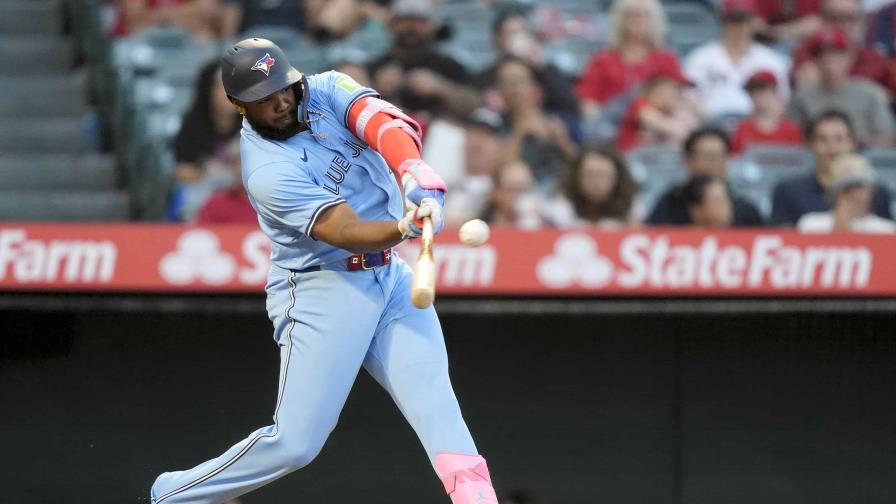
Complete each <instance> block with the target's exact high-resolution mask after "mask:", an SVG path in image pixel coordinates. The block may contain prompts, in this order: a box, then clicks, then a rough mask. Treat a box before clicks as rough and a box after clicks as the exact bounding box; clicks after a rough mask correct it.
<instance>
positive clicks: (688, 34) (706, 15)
mask: <svg viewBox="0 0 896 504" xmlns="http://www.w3.org/2000/svg"><path fill="white" fill-rule="evenodd" d="M664 8H665V10H666V18H667V19H668V23H669V29H668V31H667V32H666V43H667V44H668V45H669V46H670V47H671V48H673V49H674V50H675V51H677V52H678V54H680V55H684V54H686V53H687V52H688V51H690V50H691V49H693V48H694V47H697V46H698V45H700V44H702V43H704V42H708V41H710V40H713V39H716V38H718V36H719V32H720V30H719V22H718V20H717V19H716V15H715V14H714V13H713V12H712V10H710V9H709V8H707V7H706V6H705V5H703V4H701V3H698V2H681V1H678V2H672V3H667V4H665V5H664Z"/></svg>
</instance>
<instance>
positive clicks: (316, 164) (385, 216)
mask: <svg viewBox="0 0 896 504" xmlns="http://www.w3.org/2000/svg"><path fill="white" fill-rule="evenodd" d="M304 84H305V90H306V91H305V94H304V96H303V97H302V104H301V106H300V108H299V113H300V117H304V120H305V121H306V122H307V123H308V125H309V126H310V128H311V129H310V131H309V130H306V131H303V132H301V133H299V134H297V135H295V136H293V137H292V138H290V139H288V140H286V141H284V142H277V141H273V140H268V139H265V138H262V137H261V136H260V135H259V134H258V133H256V132H255V131H253V130H252V127H251V126H250V125H249V122H248V121H246V120H244V121H243V131H242V138H241V140H240V149H241V151H242V164H243V185H244V186H245V187H246V191H247V192H248V193H249V200H250V201H251V202H252V206H253V207H255V211H256V212H258V222H259V223H260V225H261V229H262V231H264V233H265V234H266V235H267V236H268V238H270V239H271V242H272V246H271V247H272V250H271V259H272V261H273V263H274V264H275V265H277V266H279V267H281V268H283V269H285V270H301V269H304V268H307V267H309V266H317V265H321V264H326V263H331V262H335V261H339V260H343V259H345V258H347V257H348V256H350V255H351V253H350V252H348V251H347V250H344V249H340V248H337V247H334V246H332V245H328V244H326V243H323V242H320V241H317V240H314V239H313V238H311V229H312V228H313V227H314V224H315V223H316V221H317V218H318V217H319V216H320V214H321V213H322V212H323V211H324V210H326V209H327V208H330V207H332V206H334V205H337V204H339V203H343V202H347V203H348V204H349V205H350V206H351V207H352V209H354V211H355V213H357V214H358V217H359V218H360V219H361V220H398V219H400V218H401V217H402V213H403V210H404V204H403V200H402V196H401V190H400V189H399V187H398V184H397V182H396V181H395V177H394V176H393V175H392V171H391V170H390V169H389V166H388V165H387V164H386V161H385V160H384V159H383V157H382V156H380V155H379V153H377V152H376V151H375V150H373V149H371V148H370V147H369V146H368V145H367V144H366V143H365V142H364V141H363V140H360V139H358V137H356V136H355V135H354V133H352V132H351V130H350V129H349V128H347V127H346V121H347V118H348V111H349V109H350V108H351V106H352V104H353V103H354V102H355V101H356V100H358V99H359V98H362V97H364V96H378V95H377V93H376V91H374V90H373V89H370V88H367V87H362V86H360V85H358V84H357V83H355V81H354V80H352V79H351V78H350V77H348V76H347V75H344V74H341V73H339V72H332V71H331V72H326V73H322V74H317V75H312V76H309V77H307V78H306V79H305V82H304Z"/></svg>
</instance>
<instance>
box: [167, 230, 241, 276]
mask: <svg viewBox="0 0 896 504" xmlns="http://www.w3.org/2000/svg"><path fill="white" fill-rule="evenodd" d="M159 274H160V275H162V278H164V279H165V280H167V281H168V282H171V283H173V284H176V285H186V284H188V283H193V282H195V281H197V280H199V281H201V282H203V283H207V284H209V285H223V284H226V283H228V282H230V281H231V280H233V277H234V275H235V274H236V260H235V259H234V258H233V256H232V255H230V254H228V253H227V252H224V251H223V250H221V241H220V240H219V239H218V236H217V235H215V234H214V233H212V232H211V231H206V230H204V229H194V230H191V231H187V232H186V233H184V234H182V235H180V238H178V239H177V250H175V251H174V252H170V253H168V254H166V255H165V256H164V257H162V260H161V262H159Z"/></svg>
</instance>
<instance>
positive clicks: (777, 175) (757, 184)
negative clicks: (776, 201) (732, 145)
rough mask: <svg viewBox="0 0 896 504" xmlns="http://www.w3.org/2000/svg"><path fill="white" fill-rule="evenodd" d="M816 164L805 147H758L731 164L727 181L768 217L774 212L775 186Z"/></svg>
mask: <svg viewBox="0 0 896 504" xmlns="http://www.w3.org/2000/svg"><path fill="white" fill-rule="evenodd" d="M814 166H815V160H814V158H813V157H812V153H810V152H809V151H808V150H806V149H804V148H802V147H790V146H777V145H766V146H756V147H751V148H749V149H747V150H746V151H745V152H744V154H743V155H742V156H741V158H740V159H739V160H737V161H736V162H734V163H732V164H731V168H730V169H729V171H728V182H729V183H730V184H731V187H732V188H733V189H734V192H736V193H737V194H739V195H741V196H743V197H745V198H747V199H749V200H751V201H752V202H753V203H754V204H755V205H756V206H757V207H758V208H759V211H760V212H761V213H762V215H763V216H764V217H766V218H767V217H768V216H770V215H771V209H772V201H771V198H772V191H773V190H774V188H775V185H777V183H778V182H779V181H781V180H782V179H786V178H792V177H796V176H799V175H805V174H807V173H810V172H811V171H812V169H813V167H814Z"/></svg>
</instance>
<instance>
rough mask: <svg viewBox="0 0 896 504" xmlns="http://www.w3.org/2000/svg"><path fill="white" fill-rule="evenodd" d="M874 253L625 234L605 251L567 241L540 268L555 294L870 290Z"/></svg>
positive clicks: (759, 240)
mask: <svg viewBox="0 0 896 504" xmlns="http://www.w3.org/2000/svg"><path fill="white" fill-rule="evenodd" d="M872 266H873V255H872V253H871V251H870V250H869V249H868V248H867V247H864V246H847V245H819V244H806V243H798V244H794V243H785V241H784V239H783V238H782V236H779V235H770V234H769V235H757V236H755V237H753V238H752V241H751V243H748V244H730V245H720V244H719V241H718V238H716V237H715V236H713V235H707V236H704V237H702V238H701V239H700V241H699V242H697V243H682V244H673V243H672V242H671V240H670V239H669V237H668V236H666V235H648V234H640V233H638V234H631V235H626V236H625V237H623V238H622V239H621V241H619V242H618V245H615V246H614V247H613V250H604V251H603V253H600V252H599V250H598V245H597V242H596V241H595V240H594V239H593V238H592V237H590V236H588V235H585V234H581V233H574V234H566V235H563V236H561V237H560V238H559V239H558V240H557V241H556V243H555V244H554V251H553V253H552V254H551V255H548V256H546V257H544V258H542V259H541V260H540V261H539V262H538V264H537V266H536V275H537V276H538V279H539V280H540V281H541V282H542V283H543V284H544V285H545V286H546V287H549V288H554V289H562V288H567V287H574V286H580V287H586V288H599V287H604V286H609V285H611V284H612V285H613V286H615V287H618V288H622V289H641V288H654V289H694V290H699V289H707V288H721V289H742V288H748V289H762V288H765V289H775V290H777V289H813V288H822V289H829V288H838V289H855V290H858V289H861V288H864V287H867V286H868V281H869V278H870V276H871V270H872Z"/></svg>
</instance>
